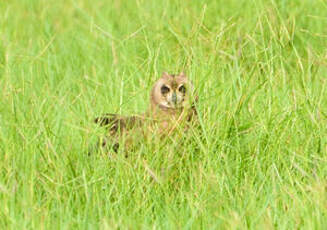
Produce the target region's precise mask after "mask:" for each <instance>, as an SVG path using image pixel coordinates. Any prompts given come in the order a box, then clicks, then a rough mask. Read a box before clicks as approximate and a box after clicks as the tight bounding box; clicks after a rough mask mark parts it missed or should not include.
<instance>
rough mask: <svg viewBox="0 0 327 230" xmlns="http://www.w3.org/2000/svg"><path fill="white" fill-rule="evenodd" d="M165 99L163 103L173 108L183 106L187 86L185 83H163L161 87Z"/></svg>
mask: <svg viewBox="0 0 327 230" xmlns="http://www.w3.org/2000/svg"><path fill="white" fill-rule="evenodd" d="M160 91H161V94H162V97H163V99H164V100H163V101H162V105H164V106H165V107H169V108H172V109H178V108H182V107H183V102H184V98H185V93H186V88H185V86H184V85H183V84H181V85H179V86H177V85H174V84H172V87H169V86H167V85H162V86H161V88H160Z"/></svg>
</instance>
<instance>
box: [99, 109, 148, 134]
mask: <svg viewBox="0 0 327 230" xmlns="http://www.w3.org/2000/svg"><path fill="white" fill-rule="evenodd" d="M143 120H144V119H143V117H142V116H121V115H119V114H112V113H107V114H104V115H102V116H101V117H97V118H96V119H95V120H94V122H95V123H97V124H99V125H100V126H105V127H106V128H108V129H109V132H110V134H111V135H114V134H116V133H119V132H120V133H122V132H124V131H128V130H131V129H133V128H134V127H136V126H140V125H141V124H142V122H143Z"/></svg>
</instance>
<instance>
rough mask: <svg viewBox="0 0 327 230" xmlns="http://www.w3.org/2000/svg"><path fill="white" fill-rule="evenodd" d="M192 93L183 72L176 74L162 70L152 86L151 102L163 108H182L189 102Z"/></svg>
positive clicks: (190, 84)
mask: <svg viewBox="0 0 327 230" xmlns="http://www.w3.org/2000/svg"><path fill="white" fill-rule="evenodd" d="M192 93H193V85H192V83H191V82H190V80H188V78H187V76H186V75H185V74H184V73H183V72H182V73H180V74H176V75H175V74H168V73H166V72H164V73H163V74H162V76H161V78H160V79H159V80H158V81H157V82H156V83H155V84H154V86H153V88H152V91H151V104H152V106H159V107H160V108H163V109H180V108H184V107H185V106H187V105H189V104H190V100H191V98H192V97H191V96H192Z"/></svg>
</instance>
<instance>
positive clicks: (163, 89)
mask: <svg viewBox="0 0 327 230" xmlns="http://www.w3.org/2000/svg"><path fill="white" fill-rule="evenodd" d="M169 91H170V89H169V88H168V87H167V86H165V85H164V86H162V87H161V93H162V94H166V93H168V92H169Z"/></svg>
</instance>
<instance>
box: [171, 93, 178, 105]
mask: <svg viewBox="0 0 327 230" xmlns="http://www.w3.org/2000/svg"><path fill="white" fill-rule="evenodd" d="M171 100H172V101H173V103H174V105H176V104H177V96H176V93H175V92H174V93H173V95H172V98H171Z"/></svg>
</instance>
